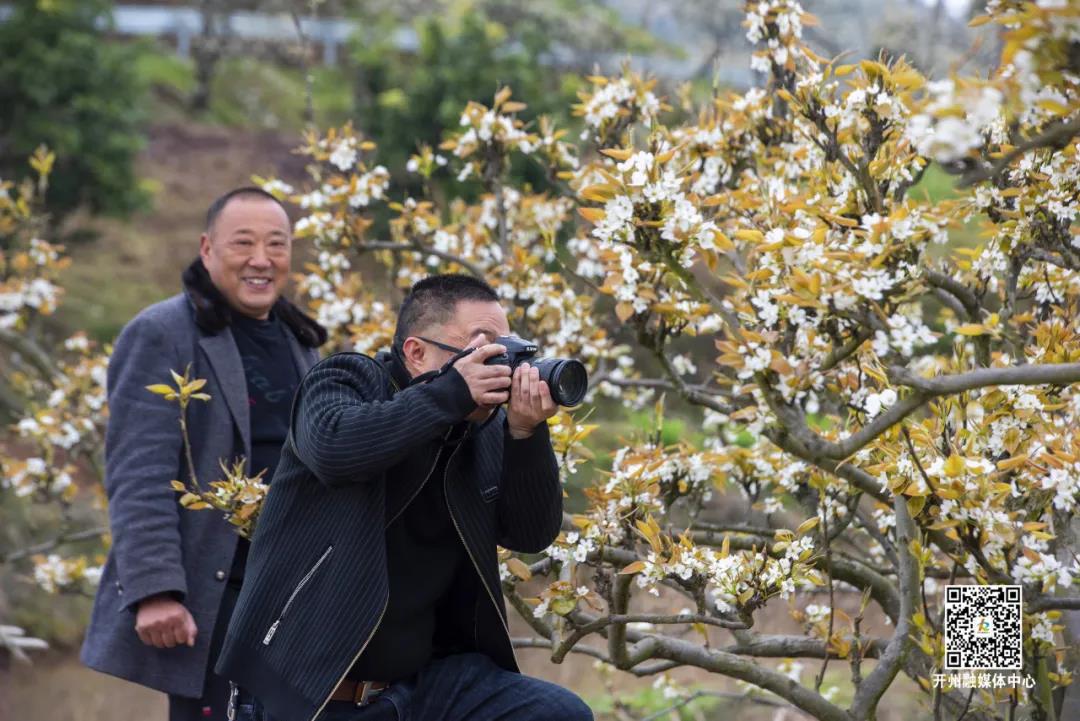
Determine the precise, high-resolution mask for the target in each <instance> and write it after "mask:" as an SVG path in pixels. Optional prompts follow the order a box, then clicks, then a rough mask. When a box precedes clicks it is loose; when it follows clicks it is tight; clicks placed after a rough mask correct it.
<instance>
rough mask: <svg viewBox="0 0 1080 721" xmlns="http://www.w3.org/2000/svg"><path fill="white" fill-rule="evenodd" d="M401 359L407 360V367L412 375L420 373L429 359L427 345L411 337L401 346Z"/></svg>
mask: <svg viewBox="0 0 1080 721" xmlns="http://www.w3.org/2000/svg"><path fill="white" fill-rule="evenodd" d="M401 357H402V358H404V359H405V365H406V367H407V368H408V370H409V372H410V373H419V371H420V369H421V368H423V367H424V359H425V358H426V357H427V344H426V343H424V342H422V341H419V340H417V339H416V338H414V337H412V336H409V337H408V338H406V339H405V342H404V343H402V344H401Z"/></svg>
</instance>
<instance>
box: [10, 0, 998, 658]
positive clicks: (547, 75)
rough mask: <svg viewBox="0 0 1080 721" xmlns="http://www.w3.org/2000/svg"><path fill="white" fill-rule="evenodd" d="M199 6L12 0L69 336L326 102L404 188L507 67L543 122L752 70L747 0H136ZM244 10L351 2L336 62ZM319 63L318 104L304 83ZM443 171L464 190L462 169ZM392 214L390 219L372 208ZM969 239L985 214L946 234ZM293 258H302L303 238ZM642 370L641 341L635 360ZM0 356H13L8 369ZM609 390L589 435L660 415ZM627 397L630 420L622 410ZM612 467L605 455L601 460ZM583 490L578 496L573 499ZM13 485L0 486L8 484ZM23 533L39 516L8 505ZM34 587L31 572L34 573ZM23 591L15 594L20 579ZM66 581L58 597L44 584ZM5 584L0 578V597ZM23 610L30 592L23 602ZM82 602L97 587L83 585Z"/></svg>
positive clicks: (950, 37) (279, 154) (401, 191)
mask: <svg viewBox="0 0 1080 721" xmlns="http://www.w3.org/2000/svg"><path fill="white" fill-rule="evenodd" d="M139 5H141V6H160V7H161V8H164V9H181V10H185V11H187V12H192V13H196V14H197V17H198V18H199V19H200V21H201V27H202V32H201V33H200V34H199V35H198V36H196V37H194V38H191V39H190V47H189V48H188V49H187V52H181V48H180V47H178V43H177V41H176V39H174V38H170V37H160V38H153V37H132V36H129V35H126V34H121V33H119V32H118V31H117V28H116V26H115V25H114V24H113V22H112V20H111V19H110V18H111V17H112V16H113V12H119V11H120V10H122V9H123V8H124V7H125V6H126V4H124V3H112V2H108V1H107V0H17V1H16V2H6V3H5V2H2V1H0V49H2V52H0V179H3V180H16V181H17V180H18V179H19V178H22V177H24V176H26V175H27V174H28V173H27V171H28V168H26V167H25V165H24V163H25V158H26V157H27V156H29V155H30V154H31V153H32V151H33V149H34V148H35V147H37V146H38V145H39V144H42V143H44V144H47V145H48V146H49V147H50V148H51V149H53V150H54V151H55V152H56V155H57V169H56V171H55V172H54V173H53V177H54V184H53V185H52V186H51V187H50V192H49V196H48V210H49V212H50V213H51V216H52V223H53V225H54V230H55V232H56V234H57V238H58V239H60V240H62V241H63V242H66V243H67V245H68V250H69V253H70V255H71V256H72V258H73V261H74V262H73V263H72V265H71V267H70V268H69V269H68V270H67V271H66V273H67V276H66V277H65V279H64V281H65V282H64V285H65V288H66V291H67V300H66V301H65V303H64V305H63V306H62V308H61V311H60V312H59V313H58V314H57V315H56V316H54V317H53V318H52V319H51V323H52V324H53V327H52V328H51V333H52V335H53V337H54V339H60V338H63V337H65V336H66V335H68V334H69V333H70V332H72V331H73V330H75V329H85V330H86V331H87V332H88V333H89V334H90V335H91V336H93V337H94V338H96V339H97V340H100V341H109V340H111V339H112V338H114V337H115V335H116V334H117V333H118V332H119V329H120V328H121V327H122V326H123V325H124V323H126V322H127V321H128V320H129V319H130V318H131V317H132V316H133V315H134V314H135V313H137V312H138V311H139V310H140V309H141V308H143V307H145V306H146V305H148V304H149V303H152V302H155V301H157V300H160V299H162V298H165V297H167V296H169V295H171V294H173V293H175V292H177V291H178V290H179V287H180V284H179V272H180V270H181V269H182V268H183V267H184V266H185V265H186V264H187V263H188V262H189V261H190V259H191V257H192V256H193V254H194V253H195V252H196V247H197V240H198V235H199V232H200V231H201V227H202V216H203V213H204V212H205V208H206V206H207V205H208V204H209V203H210V202H211V201H212V200H213V198H215V197H216V196H218V195H219V194H221V193H222V192H224V191H226V190H228V189H229V188H230V187H234V186H236V185H240V184H246V183H248V182H249V181H250V178H251V175H252V174H253V173H258V174H260V175H264V176H270V175H273V176H277V177H280V178H283V179H285V180H290V179H292V180H297V181H298V180H300V179H301V178H302V177H303V175H304V173H303V161H302V160H300V159H298V158H297V157H296V156H295V155H294V154H293V153H292V152H291V151H292V148H293V147H295V146H296V144H297V143H298V140H299V136H300V132H301V131H302V130H303V129H304V128H305V127H306V126H307V125H308V124H309V122H313V123H314V125H316V126H318V127H321V128H326V127H330V126H335V125H340V124H342V123H344V122H346V121H352V123H353V124H354V126H356V127H357V128H359V129H360V130H362V131H363V132H364V134H366V135H367V136H369V137H371V138H372V139H374V140H375V141H376V142H377V143H378V145H379V152H380V154H381V155H380V158H379V160H380V162H382V163H383V164H384V165H385V166H386V167H387V168H388V169H389V170H390V172H391V174H392V175H393V176H394V179H395V181H396V183H395V184H394V185H392V194H393V196H394V197H395V198H401V197H404V196H405V195H406V194H413V195H415V194H417V193H418V192H419V189H418V188H415V187H410V186H409V185H407V184H406V183H407V182H410V181H406V180H405V173H404V172H403V171H404V165H405V162H406V160H407V158H408V156H409V155H410V154H412V153H413V152H415V151H416V149H417V146H418V144H420V143H427V144H429V145H432V146H437V145H438V141H439V139H440V137H441V136H442V134H443V132H444V131H445V130H447V129H450V128H454V127H456V126H457V124H458V118H459V115H460V112H461V109H462V108H463V107H464V105H465V104H466V102H468V101H469V100H476V101H480V102H484V103H488V104H489V103H490V100H491V97H492V95H493V94H494V93H495V91H496V90H497V89H498V88H499V87H501V86H504V85H508V86H510V87H512V88H513V91H514V97H515V99H519V100H522V101H524V102H526V103H528V105H529V107H528V110H527V111H525V112H524V113H522V117H523V118H524V119H526V120H530V121H534V120H536V119H537V118H539V117H540V116H541V115H550V116H552V118H553V120H554V121H555V122H556V124H558V125H560V126H563V127H568V128H569V129H570V132H571V133H577V132H578V131H579V130H580V128H579V127H578V126H577V125H576V124H575V121H574V119H573V118H571V117H570V116H569V108H570V106H571V104H572V103H573V102H575V100H576V91H577V90H578V88H579V87H580V84H581V83H582V82H583V80H582V76H583V74H587V73H589V72H592V71H593V70H594V69H597V68H598V69H600V70H604V71H607V70H611V69H613V68H616V67H617V66H618V65H619V64H620V63H622V62H632V63H633V64H634V65H635V66H636V67H641V68H644V69H647V70H651V71H652V72H653V73H654V74H655V75H656V77H657V78H658V79H659V88H660V91H661V93H662V94H663V95H665V96H666V97H667V98H668V100H669V102H671V104H672V105H673V106H675V112H676V113H678V112H680V108H681V107H682V103H681V102H680V99H681V98H686V97H698V98H700V97H707V96H708V95H709V94H711V93H717V92H723V91H724V90H725V89H726V88H729V87H730V88H741V87H745V85H748V84H751V83H753V82H754V81H755V78H754V77H753V76H752V74H751V73H750V70H749V66H748V58H749V53H748V47H749V46H748V44H747V43H746V40H745V38H744V32H745V30H744V28H742V27H741V25H740V22H741V18H742V3H741V2H740V1H739V0H587V1H571V0H534V1H533V2H530V3H520V2H515V1H513V0H400V1H394V0H337V1H333V0H330V1H326V2H316V3H311V2H310V1H309V0H248V1H244V0H187V1H186V2H185V1H182V0H180V1H176V2H160V1H159V2H142V3H139ZM805 5H806V7H807V10H809V11H810V12H813V13H815V14H816V15H818V16H819V17H820V18H821V20H822V23H823V25H825V26H826V27H828V28H829V34H828V36H824V35H820V36H819V35H814V34H811V39H812V42H817V43H818V45H819V46H820V51H821V52H822V54H825V55H833V54H836V53H838V52H840V50H841V49H845V48H846V49H849V50H851V51H852V54H853V55H856V56H860V57H873V56H876V55H878V54H879V53H881V52H885V53H888V54H894V55H899V54H905V55H907V56H908V57H910V58H912V59H913V60H914V61H915V63H916V65H919V66H920V67H922V68H924V69H931V70H933V71H934V72H935V73H936V74H937V75H939V76H940V75H944V74H947V73H948V71H949V70H950V68H956V67H960V66H961V65H965V66H967V67H966V69H967V70H970V65H971V64H974V65H975V66H976V67H982V66H980V65H979V64H980V63H984V64H985V63H986V62H987V60H986V58H987V57H989V55H990V54H991V52H992V48H993V44H994V42H995V38H994V37H992V36H990V37H984V38H980V37H978V36H977V35H976V34H975V31H972V30H969V29H967V27H966V21H967V18H968V16H969V14H970V13H971V12H972V11H971V9H970V8H969V7H968V5H967V4H966V3H964V2H963V1H962V0H961V1H960V2H945V1H944V0H929V1H927V2H924V1H923V0H894V1H893V2H888V3H879V2H877V0H819V1H817V2H815V1H813V0H809V1H808V2H806V3H805ZM244 13H255V14H262V15H267V16H272V17H278V18H281V17H284V18H290V17H292V16H293V15H294V14H295V15H297V16H300V15H305V16H311V15H315V16H317V17H319V18H322V19H327V18H334V19H338V20H341V21H348V22H351V23H352V27H353V32H352V35H351V37H350V39H349V40H348V41H347V43H345V44H344V45H343V47H342V48H341V49H340V51H339V52H338V53H337V56H336V62H335V63H333V64H324V63H322V62H320V56H319V52H318V50H319V49H318V48H317V47H315V46H314V45H313V43H312V41H311V38H310V37H305V36H303V35H300V34H297V35H295V36H294V37H292V38H290V39H288V40H284V41H275V42H262V41H255V40H250V39H246V38H242V37H240V36H239V35H237V34H236V32H235V31H236V29H237V27H238V26H237V24H236V23H237V22H238V21H236V19H235V18H237V17H239V16H240V15H242V14H244ZM309 84H310V109H311V110H313V115H309V114H308V108H309V103H308V98H307V95H308V92H309ZM513 172H514V175H515V178H514V179H512V180H511V182H510V184H511V185H516V184H518V183H521V182H523V181H524V182H528V183H531V184H532V185H533V186H534V187H543V184H544V183H545V182H547V180H546V179H545V178H544V177H543V176H542V175H541V174H540V173H539V171H538V170H537V169H536V168H535V167H533V166H521V167H515V168H514V169H513ZM434 191H435V192H437V193H443V194H446V195H448V196H449V195H452V194H454V193H459V192H465V191H464V189H463V187H462V186H459V185H458V184H457V183H456V182H455V181H454V179H453V178H452V177H450V176H448V175H446V174H442V175H438V176H436V178H435V183H434ZM910 192H912V193H920V194H921V193H928V194H930V196H931V197H932V198H940V197H944V196H947V195H949V194H950V193H952V180H951V178H950V176H948V175H946V174H945V173H944V172H941V171H940V170H939V169H937V168H930V170H929V171H928V172H927V173H926V175H925V176H924V178H923V179H922V182H921V183H919V185H917V186H916V187H914V188H912V189H911V191H910ZM374 230H375V232H378V231H379V230H380V229H379V227H378V226H376V228H375V229H374ZM954 238H955V242H958V243H964V242H971V240H972V239H973V238H974V231H970V232H963V233H959V234H955V235H954ZM308 250H309V249H304V248H299V249H298V255H297V257H296V258H295V259H294V263H295V267H296V268H299V267H300V264H301V263H302V262H303V261H304V259H305V257H304V253H305V252H308ZM641 367H642V370H643V371H644V372H648V370H649V365H648V363H647V362H642V363H641ZM0 370H2V369H0ZM615 410H616V409H615V408H614V407H610V408H605V407H604V406H603V405H602V404H601V406H600V407H599V408H598V412H597V414H596V418H595V419H594V420H593V421H592V422H597V423H599V424H600V428H599V429H598V430H597V432H596V433H595V434H594V435H593V436H591V437H590V439H589V442H588V444H589V445H590V446H592V447H594V448H608V447H611V446H613V445H615V441H616V440H617V439H620V438H631V437H635V436H637V437H640V436H642V435H643V434H652V433H654V432H656V430H657V429H655V428H653V427H652V424H653V421H652V414H651V413H649V412H645V411H643V412H640V413H637V414H625V413H616V412H615ZM616 418H618V420H617V421H616V420H615V419H616ZM659 432H660V434H661V437H662V439H663V440H664V441H665V442H674V441H675V440H678V439H687V440H691V441H694V442H696V441H697V440H700V436H701V431H700V429H699V428H696V427H694V425H693V424H692V423H691V422H689V421H687V420H685V419H684V418H683V417H680V413H679V408H678V405H677V404H675V405H673V406H672V408H671V409H670V410H669V412H668V413H667V414H666V417H665V420H664V422H663V426H662V427H661V428H660V429H659ZM593 467H599V468H605V467H610V460H609V459H603V458H602V459H598V460H597V461H596V462H595V466H594V464H592V463H590V464H589V465H588V466H587V467H586V468H585V469H584V471H583V472H582V473H581V474H580V475H579V478H587V477H588V476H589V475H590V474H591V473H592V471H593ZM579 502H580V494H577V495H576V497H575V496H573V495H572V497H571V505H574V504H577V503H579ZM2 503H5V501H4V500H3V499H2V498H0V504H2ZM0 516H2V517H4V518H5V519H12V522H11V523H8V524H5V527H4V528H0V534H5V535H9V536H16V537H17V535H18V534H19V533H20V528H28V527H32V526H33V525H34V524H35V523H36V522H37V521H35V519H34V518H31V517H29V516H26V515H25V514H23V515H17V514H16V513H15V512H14V509H13V508H7V507H0ZM28 592H29V591H28ZM9 600H12V599H9ZM52 603H53V601H50V604H52ZM62 603H64V604H70V605H71V606H72V608H71V609H69V610H71V613H57V612H56V607H55V606H47V607H45V606H42V607H40V608H41V613H40V614H38V613H35V612H32V611H24V612H23V615H22V616H20V617H17V618H13V619H12V620H13V621H14V622H16V623H19V624H21V625H23V626H25V627H26V628H27V629H28V630H29V631H31V632H32V633H35V634H37V635H40V636H43V637H46V638H50V639H52V640H54V641H59V642H61V645H62V644H64V643H73V642H75V641H76V640H77V638H78V636H79V634H80V632H81V628H80V627H79V624H78V623H73V622H72V619H80V618H84V617H85V612H84V611H85V609H84V611H78V608H80V604H84V601H83V600H82V599H64V600H63V601H62ZM2 604H3V599H2V598H0V605H2ZM14 605H16V606H17V607H19V608H21V609H30V608H32V607H33V604H28V603H25V602H20V603H18V604H14ZM84 605H85V604H84Z"/></svg>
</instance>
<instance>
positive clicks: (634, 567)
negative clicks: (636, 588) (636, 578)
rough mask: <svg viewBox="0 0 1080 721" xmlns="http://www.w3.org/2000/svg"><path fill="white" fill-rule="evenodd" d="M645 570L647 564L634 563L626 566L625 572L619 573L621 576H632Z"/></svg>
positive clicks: (642, 562) (641, 562)
mask: <svg viewBox="0 0 1080 721" xmlns="http://www.w3.org/2000/svg"><path fill="white" fill-rule="evenodd" d="M644 570H645V562H644V561H634V562H633V563H631V564H629V565H628V566H626V567H625V568H624V569H623V570H621V571H619V573H620V574H626V575H630V574H634V573H641V572H642V571H644Z"/></svg>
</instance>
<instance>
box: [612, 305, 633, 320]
mask: <svg viewBox="0 0 1080 721" xmlns="http://www.w3.org/2000/svg"><path fill="white" fill-rule="evenodd" d="M615 315H616V316H618V318H619V320H620V321H622V322H623V323H625V322H626V321H628V320H630V318H631V317H633V315H634V306H632V305H630V304H629V303H616V304H615Z"/></svg>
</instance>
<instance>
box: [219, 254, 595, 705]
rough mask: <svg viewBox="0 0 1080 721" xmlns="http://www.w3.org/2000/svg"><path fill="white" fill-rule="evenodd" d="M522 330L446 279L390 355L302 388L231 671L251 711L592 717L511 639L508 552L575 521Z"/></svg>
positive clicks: (543, 386) (408, 303) (483, 288)
mask: <svg viewBox="0 0 1080 721" xmlns="http://www.w3.org/2000/svg"><path fill="white" fill-rule="evenodd" d="M508 335H509V325H508V322H507V318H506V313H505V311H504V310H503V309H502V307H501V306H500V305H499V302H498V296H497V295H496V293H495V292H494V291H493V290H492V288H491V287H490V286H488V285H487V284H485V283H483V282H482V281H479V280H476V279H474V278H472V277H470V276H464V275H438V276H432V277H430V278H426V279H424V280H422V281H420V282H418V283H417V284H416V285H414V286H413V288H412V290H411V291H410V293H409V295H408V297H407V298H406V299H405V301H404V303H403V304H402V307H401V311H400V313H399V315H398V324H397V331H396V333H395V337H394V344H393V351H392V352H390V353H380V354H379V355H378V356H376V358H375V359H372V358H369V357H367V356H364V355H360V354H357V353H339V354H335V355H333V356H330V357H329V358H327V359H325V360H323V361H322V362H320V363H319V364H317V365H316V366H315V367H314V368H312V370H311V371H310V372H309V373H308V374H307V376H306V377H305V378H304V380H303V381H302V383H301V386H300V389H299V390H298V392H297V395H296V400H295V405H294V409H293V417H292V426H291V436H290V437H289V438H288V439H287V440H286V443H285V448H284V449H283V451H282V455H281V463H280V465H279V466H278V471H277V475H276V476H275V478H274V485H273V489H272V491H271V492H270V494H269V495H268V497H267V500H266V503H265V506H264V508H263V510H262V512H261V514H260V519H259V525H258V528H257V530H256V533H255V538H254V541H253V544H252V550H251V556H250V558H249V561H248V566H247V573H246V576H245V584H244V588H243V591H242V593H241V597H240V600H239V602H238V605H237V609H236V612H235V614H234V615H233V620H232V623H231V625H230V627H229V632H228V636H227V638H226V641H225V647H224V649H223V651H222V655H221V661H220V662H219V664H218V667H217V668H218V672H219V673H220V674H221V675H223V676H225V677H227V678H230V679H232V680H233V681H234V682H235V683H236V693H235V694H234V696H235V699H234V700H235V704H234V705H235V708H236V711H237V718H238V719H241V720H243V721H311V720H313V719H315V718H318V719H319V721H331V720H333V721H345V720H346V719H348V720H349V721H384V720H385V721H393V720H396V721H406V719H415V720H416V721H421V720H422V721H440V720H443V719H444V720H446V721H457V720H459V719H460V720H462V721H464V720H465V719H474V720H476V721H486V720H488V719H515V720H519V721H542V720H543V721H547V720H550V721H556V720H558V721H577V720H579V719H591V718H592V713H591V712H590V711H589V708H588V707H587V706H586V705H585V704H584V703H583V702H582V701H581V700H580V699H579V698H578V697H577V696H575V695H574V694H573V693H571V692H569V691H567V690H565V689H563V688H561V687H559V686H556V685H554V684H550V683H547V682H545V681H541V680H539V679H534V678H530V677H527V676H524V675H522V674H520V673H518V667H517V663H516V659H515V657H514V651H513V648H512V647H511V643H510V638H509V633H508V630H507V625H506V624H507V620H506V610H505V607H504V604H503V602H502V595H501V590H500V584H499V571H498V559H497V556H496V545H501V546H504V547H506V548H510V549H513V550H517V551H523V552H538V551H541V550H543V549H544V548H546V547H547V546H548V545H549V544H550V543H551V542H552V540H553V539H554V538H555V536H556V535H557V534H558V532H559V528H560V525H561V521H562V488H561V486H560V484H559V477H558V468H557V465H556V461H555V456H554V453H553V452H552V449H551V443H550V440H549V437H548V430H547V423H546V420H547V419H548V418H550V417H551V416H552V415H554V414H555V412H556V408H557V406H556V403H555V401H554V400H553V399H552V394H551V390H550V389H549V387H548V384H547V383H546V382H544V381H543V380H541V378H540V373H539V371H538V369H537V368H534V367H530V366H529V364H528V363H520V364H517V367H516V368H515V369H514V370H513V371H511V365H510V364H509V361H508V358H507V356H505V355H503V354H504V353H505V352H506V348H505V346H503V345H501V344H498V343H495V342H494V341H495V340H496V339H498V338H502V337H504V336H508ZM489 359H493V360H492V361H491V362H488V361H489ZM549 377H551V376H550V374H549ZM504 404H505V408H503V405H504Z"/></svg>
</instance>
